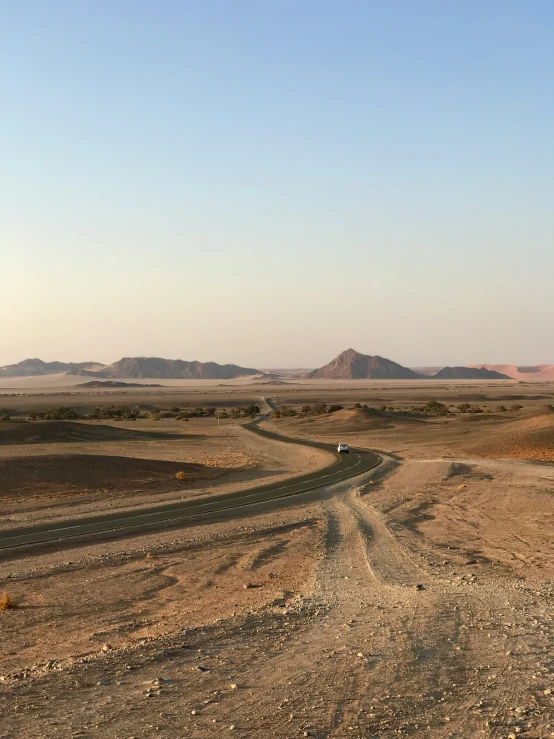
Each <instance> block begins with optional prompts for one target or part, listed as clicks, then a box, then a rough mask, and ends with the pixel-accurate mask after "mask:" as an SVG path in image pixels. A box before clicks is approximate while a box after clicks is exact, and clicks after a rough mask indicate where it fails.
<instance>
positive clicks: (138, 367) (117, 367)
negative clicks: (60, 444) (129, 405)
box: [71, 357, 260, 380]
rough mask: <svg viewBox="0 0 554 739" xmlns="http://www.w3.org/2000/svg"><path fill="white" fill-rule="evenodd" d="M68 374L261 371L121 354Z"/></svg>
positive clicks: (209, 376)
mask: <svg viewBox="0 0 554 739" xmlns="http://www.w3.org/2000/svg"><path fill="white" fill-rule="evenodd" d="M71 374H77V375H92V376H93V377H106V378H110V379H112V378H120V379H124V380H125V379H128V380H131V379H138V378H144V377H155V378H157V379H158V378H160V379H164V380H231V379H233V378H234V377H247V376H249V375H257V374H260V373H259V371H258V370H256V369H253V368H251V367H239V366H237V365H236V364H217V363H216V362H196V361H195V362H185V361H184V360H182V359H162V358H161V357H123V359H120V360H119V361H118V362H114V363H113V364H110V365H107V366H106V367H104V368H103V369H101V370H98V371H92V372H91V371H88V370H86V369H78V370H75V371H73V372H72V373H71Z"/></svg>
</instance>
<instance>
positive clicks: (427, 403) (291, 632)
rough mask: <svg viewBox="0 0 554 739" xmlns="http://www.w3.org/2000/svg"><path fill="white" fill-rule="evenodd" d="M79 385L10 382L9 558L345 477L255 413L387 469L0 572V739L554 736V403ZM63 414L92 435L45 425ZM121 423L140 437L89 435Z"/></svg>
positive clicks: (479, 385)
mask: <svg viewBox="0 0 554 739" xmlns="http://www.w3.org/2000/svg"><path fill="white" fill-rule="evenodd" d="M78 379H79V378H76V379H75V380H71V381H69V380H68V378H67V376H65V375H60V376H58V377H54V378H49V379H45V378H44V377H40V378H16V379H13V380H2V383H1V384H2V388H1V389H0V415H1V416H2V417H3V418H6V420H3V421H0V546H1V545H2V536H3V535H4V536H6V535H7V533H9V532H10V531H12V530H14V529H18V528H23V527H26V526H34V525H39V524H44V525H45V526H46V525H51V526H53V527H54V526H56V525H63V524H64V523H66V524H67V523H68V522H72V521H76V520H78V519H79V518H81V517H84V516H89V515H92V514H98V515H100V514H108V513H112V512H114V511H128V512H130V513H133V512H136V511H140V510H143V509H147V508H148V507H149V506H153V505H159V504H161V503H172V502H175V501H181V500H189V499H198V500H204V499H209V497H210V496H213V495H220V494H223V493H236V492H240V491H248V490H250V489H253V488H255V487H256V486H259V485H261V484H264V485H265V484H273V483H279V484H280V483H283V484H285V483H286V481H287V480H290V479H294V478H295V477H297V476H300V475H304V474H306V473H307V472H311V471H316V470H319V469H322V468H325V467H326V466H328V465H330V464H332V463H333V461H334V455H333V453H332V451H326V450H324V449H322V448H316V447H311V446H307V445H299V444H293V443H287V442H285V441H280V440H277V439H275V438H273V439H272V438H269V437H267V438H264V437H262V436H260V435H256V434H253V433H252V432H251V431H250V430H249V429H248V428H246V424H247V423H248V422H250V420H251V418H250V416H243V415H241V414H240V412H234V411H233V409H239V408H247V407H248V406H250V405H258V406H259V408H260V415H262V416H263V419H262V420H261V427H262V428H265V429H267V430H273V431H276V432H277V433H279V434H281V435H282V436H285V437H289V438H291V439H299V440H312V441H316V442H325V443H328V444H330V445H335V446H336V444H337V443H339V442H346V443H348V444H349V445H351V447H353V449H354V450H356V449H361V450H374V451H376V452H377V454H378V455H379V458H380V460H381V461H380V464H379V465H378V466H377V467H375V468H374V469H372V470H370V471H368V472H365V473H363V474H361V475H359V476H355V477H352V478H350V479H348V480H344V481H342V482H339V483H337V484H334V485H326V484H322V485H320V486H319V487H318V488H316V489H313V490H311V491H309V492H307V493H305V494H302V495H299V496H290V497H288V498H286V499H279V500H275V501H271V500H268V501H266V502H264V503H262V504H257V505H244V506H241V507H240V508H236V509H233V510H226V511H224V510H222V511H220V512H218V513H214V514H212V515H206V516H203V517H202V516H198V517H191V518H187V519H182V520H180V521H172V522H169V523H166V524H160V525H159V526H158V527H149V528H147V529H145V530H142V529H141V527H135V528H132V529H121V530H116V531H108V532H105V533H103V534H95V535H94V536H88V537H84V536H83V537H74V538H69V539H64V540H63V541H59V542H57V541H50V542H46V543H44V544H38V545H34V546H27V547H7V548H2V549H0V594H1V593H5V594H6V595H5V596H4V600H3V601H0V604H1V603H3V604H4V606H5V607H4V608H3V610H1V611H0V650H1V651H0V716H1V719H0V737H3V738H4V739H8V738H10V739H11V738H12V737H13V738H15V737H18V738H19V737H22V738H25V739H27V738H30V737H52V738H53V737H82V738H86V737H107V738H108V739H112V738H113V739H116V738H117V739H120V738H121V739H125V738H126V739H131V737H135V738H136V739H149V738H150V737H164V738H165V739H181V738H183V737H194V738H199V739H200V738H207V737H225V736H237V737H245V738H248V739H250V738H252V739H258V738H260V739H261V738H262V737H284V738H285V737H286V738H289V737H291V738H293V737H303V736H311V737H317V738H319V739H324V738H327V737H329V738H330V737H352V738H353V739H354V738H359V739H362V738H363V739H370V738H375V739H377V738H384V737H387V738H388V737H397V736H411V737H441V738H446V737H456V738H458V739H469V738H472V737H491V738H492V737H494V738H495V739H500V738H503V739H504V738H505V739H514V738H515V737H518V736H521V737H525V738H526V739H544V738H545V737H554V632H553V628H554V626H553V618H554V584H553V581H554V536H553V534H554V525H553V516H554V382H528V383H525V382H515V381H495V382H492V381H491V382H484V381H483V382H480V381H463V382H462V381H459V382H450V383H448V382H438V381H435V382H432V381H425V380H422V381H419V380H418V381H402V380H395V381H367V380H362V381H358V380H345V381H341V380H303V379H297V378H286V379H281V380H276V381H272V380H252V379H248V378H241V379H240V380H236V381H234V380H233V381H226V382H211V381H163V386H162V387H146V386H144V387H133V388H129V389H125V388H123V389H121V388H114V389H110V390H107V389H90V390H86V389H83V388H81V387H78V382H77V380H78ZM151 382H152V383H154V382H157V381H155V380H153V381H151ZM159 382H160V383H161V382H162V381H159ZM139 384H140V383H139ZM146 384H148V382H147V381H145V385H146ZM62 406H63V407H67V408H70V409H73V410H74V411H75V412H77V413H78V414H80V415H81V416H83V417H82V418H78V419H77V420H72V419H69V420H67V419H63V418H62V419H54V420H41V419H40V418H35V420H29V419H30V418H32V414H37V413H41V412H45V411H48V410H49V409H55V408H59V407H62ZM108 406H113V407H125V408H134V409H136V410H137V414H138V418H136V420H132V419H129V418H127V419H125V420H117V419H116V418H113V417H112V418H96V419H94V420H91V419H90V418H88V416H89V415H90V414H91V413H92V411H93V409H94V408H95V407H100V408H103V407H108ZM308 406H309V410H306V408H307V407H308ZM322 406H326V407H325V412H319V411H322ZM331 406H340V407H339V408H338V409H336V410H334V411H333V412H327V411H328V410H329V408H330V407H331ZM207 408H216V409H217V412H216V414H215V415H201V414H199V413H196V411H195V409H207ZM314 408H317V409H318V412H314ZM175 409H178V410H175ZM276 410H277V411H278V412H275V411H276ZM223 411H225V412H224V413H223ZM270 411H272V412H271V413H270ZM195 413H196V415H195ZM218 416H219V417H218ZM0 607H2V606H1V605H0Z"/></svg>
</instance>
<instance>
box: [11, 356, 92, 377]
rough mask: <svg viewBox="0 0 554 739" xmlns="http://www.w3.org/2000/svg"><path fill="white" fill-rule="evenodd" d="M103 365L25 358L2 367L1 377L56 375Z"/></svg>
mask: <svg viewBox="0 0 554 739" xmlns="http://www.w3.org/2000/svg"><path fill="white" fill-rule="evenodd" d="M102 367H103V365H101V364H99V363H98V362H43V361H42V359H24V360H23V361H22V362H18V363H17V364H7V365H5V366H4V367H0V377H34V376H37V375H55V374H58V373H59V372H79V371H80V370H87V369H89V370H92V371H94V370H96V369H98V368H100V369H101V368H102Z"/></svg>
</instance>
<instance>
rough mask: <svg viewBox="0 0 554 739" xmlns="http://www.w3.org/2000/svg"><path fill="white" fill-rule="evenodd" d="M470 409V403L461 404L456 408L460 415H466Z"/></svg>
mask: <svg viewBox="0 0 554 739" xmlns="http://www.w3.org/2000/svg"><path fill="white" fill-rule="evenodd" d="M470 408H471V403H461V404H460V405H459V406H458V410H459V411H460V413H468V412H469V409H470Z"/></svg>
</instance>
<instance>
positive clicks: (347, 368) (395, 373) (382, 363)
mask: <svg viewBox="0 0 554 739" xmlns="http://www.w3.org/2000/svg"><path fill="white" fill-rule="evenodd" d="M305 377H308V378H324V379H333V380H359V379H377V380H417V379H422V378H423V375H420V374H419V373H417V372H414V371H413V370H411V369H408V367H403V366H402V365H401V364H397V363H396V362H393V361H392V360H391V359H385V357H379V356H370V355H368V354H360V353H359V352H357V351H355V350H354V349H347V350H346V351H345V352H342V353H341V354H339V356H338V357H336V359H333V360H332V361H331V362H329V364H326V365H325V366H324V367H320V368H319V369H316V370H313V371H312V372H308V373H307V374H306V375H305Z"/></svg>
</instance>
